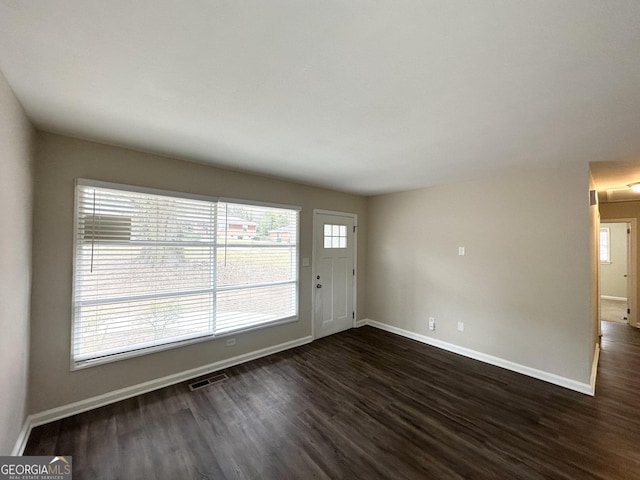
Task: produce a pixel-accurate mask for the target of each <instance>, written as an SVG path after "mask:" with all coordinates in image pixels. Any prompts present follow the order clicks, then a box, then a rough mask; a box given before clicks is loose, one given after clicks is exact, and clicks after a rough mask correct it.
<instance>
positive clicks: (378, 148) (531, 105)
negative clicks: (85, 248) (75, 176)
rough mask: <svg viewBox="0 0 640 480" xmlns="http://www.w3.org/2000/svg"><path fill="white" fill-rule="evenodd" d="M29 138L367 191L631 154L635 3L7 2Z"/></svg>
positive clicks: (10, 74) (7, 30)
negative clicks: (32, 131)
mask: <svg viewBox="0 0 640 480" xmlns="http://www.w3.org/2000/svg"><path fill="white" fill-rule="evenodd" d="M0 69H1V70H2V71H3V72H4V74H5V76H6V77H7V79H8V81H9V83H10V84H11V86H12V88H13V89H14V91H15V93H16V95H17V96H18V98H19V100H20V101H21V102H22V104H23V106H24V108H25V110H26V111H27V114H28V115H29V117H30V118H31V119H32V121H33V122H34V124H35V125H36V126H37V127H38V128H40V129H43V130H47V131H52V132H57V133H62V134H66V135H71V136H75V137H80V138H86V139H91V140H96V141H99V142H104V143H111V144H117V145H123V146H127V147H131V148H134V149H139V150H144V151H150V152H157V153H162V154H167V155H172V156H179V157H182V158H185V159H190V160H194V161H198V162H207V163H211V164H215V165H219V166H224V167H229V168H233V169H239V170H246V171H253V172H257V173H261V174H266V175H273V176H278V177H283V178H288V179H292V180H296V181H300V182H304V183H309V184H314V185H319V186H325V187H330V188H335V189H338V190H345V191H351V192H355V193H361V194H374V193H382V192H389V191H397V190H404V189H410V188H415V187H422V186H429V185H434V184H440V183H446V182H452V181H459V180H466V179H470V178H473V177H478V176H482V175H487V174H490V173H491V172H492V171H495V170H496V169H503V168H512V167H514V168H519V167H522V166H523V165H530V164H538V165H556V164H559V163H562V162H573V161H609V160H626V159H629V158H640V1H638V0H627V1H623V0H606V1H604V0H573V1H571V0H565V1H558V0H520V1H514V0H490V1H489V0H486V1H480V0H466V1H461V0H438V1H428V0H420V1H418V0H416V1H404V0H378V1H368V2H365V1H361V0H341V1H332V0H315V1H308V0H307V1H305V0H288V1H285V0H268V1H267V0H243V1H235V0H224V1H223V0H198V1H196V0H187V1H175V0H174V1H170V0H153V1H151V0H144V1H142V0H136V1H133V2H132V1H130V0H126V1H124V0H108V1H105V0H56V1H54V0H47V1H45V0H0Z"/></svg>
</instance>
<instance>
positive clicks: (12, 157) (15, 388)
mask: <svg viewBox="0 0 640 480" xmlns="http://www.w3.org/2000/svg"><path fill="white" fill-rule="evenodd" d="M32 136H33V131H32V127H31V125H30V124H29V121H28V120H27V118H26V116H25V115H24V112H23V110H22V107H21V106H20V104H19V103H18V101H17V100H16V98H15V96H14V95H13V92H12V91H11V88H10V87H9V84H8V83H7V81H6V79H5V78H4V76H3V75H2V73H0V225H2V235H0V455H9V454H10V453H11V451H12V449H13V447H14V445H15V442H16V440H17V438H18V435H19V433H20V430H21V428H22V424H23V423H24V419H25V417H26V405H27V378H28V361H29V302H30V296H31V209H32V187H33V169H32V161H31V144H32V140H33V138H32Z"/></svg>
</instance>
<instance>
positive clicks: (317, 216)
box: [313, 212, 355, 338]
mask: <svg viewBox="0 0 640 480" xmlns="http://www.w3.org/2000/svg"><path fill="white" fill-rule="evenodd" d="M354 225H355V216H354V215H349V214H338V213H322V212H314V226H313V235H314V245H315V254H314V259H313V285H314V292H315V297H314V333H315V338H320V337H324V336H327V335H331V334H334V333H337V332H341V331H343V330H347V329H349V328H351V327H353V324H354V316H355V314H354V306H353V299H354V283H355V257H354V254H355V229H354Z"/></svg>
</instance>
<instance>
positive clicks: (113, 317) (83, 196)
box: [72, 180, 298, 367]
mask: <svg viewBox="0 0 640 480" xmlns="http://www.w3.org/2000/svg"><path fill="white" fill-rule="evenodd" d="M75 235H76V236H75V265H74V295H73V345H72V355H73V363H74V365H75V366H76V367H79V366H84V365H90V364H94V363H101V362H104V361H109V360H113V359H117V358H122V357H124V356H130V355H137V354H141V353H146V352H149V351H153V350H155V349H158V348H166V347H167V346H169V345H170V344H181V343H184V342H188V341H195V340H201V339H203V338H204V339H206V338H210V337H212V336H215V335H221V334H228V333H231V332H235V331H240V330H246V329H251V328H257V327H260V326H264V325H268V324H272V323H276V322H278V323H279V322H283V321H288V320H292V319H295V318H296V317H297V312H298V305H297V299H298V293H297V292H298V264H297V258H298V252H297V238H298V209H297V208H293V207H282V206H271V205H264V204H260V205H258V204H251V203H243V202H239V201H233V202H231V201H224V200H222V199H215V198H209V197H198V196H195V195H181V194H177V193H171V192H163V191H155V190H147V189H138V188H135V187H130V186H122V185H113V184H106V183H103V182H96V181H90V180H79V181H78V185H77V192H76V227H75Z"/></svg>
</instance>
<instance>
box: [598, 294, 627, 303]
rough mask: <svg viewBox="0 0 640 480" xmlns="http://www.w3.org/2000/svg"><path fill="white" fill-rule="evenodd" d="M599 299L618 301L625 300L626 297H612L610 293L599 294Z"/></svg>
mask: <svg viewBox="0 0 640 480" xmlns="http://www.w3.org/2000/svg"><path fill="white" fill-rule="evenodd" d="M600 299H601V300H617V301H618V302H626V301H627V297H613V296H611V295H600Z"/></svg>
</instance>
